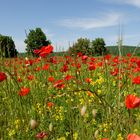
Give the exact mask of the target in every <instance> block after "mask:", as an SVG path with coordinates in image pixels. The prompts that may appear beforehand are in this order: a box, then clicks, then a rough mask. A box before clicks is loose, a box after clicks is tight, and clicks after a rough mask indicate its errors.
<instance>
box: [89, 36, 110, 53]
mask: <svg viewBox="0 0 140 140" xmlns="http://www.w3.org/2000/svg"><path fill="white" fill-rule="evenodd" d="M91 44H92V52H93V54H94V55H103V54H106V53H107V50H106V48H105V41H104V39H103V38H96V39H95V40H93V41H92V42H91Z"/></svg>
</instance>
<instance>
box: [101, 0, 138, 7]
mask: <svg viewBox="0 0 140 140" xmlns="http://www.w3.org/2000/svg"><path fill="white" fill-rule="evenodd" d="M100 1H103V2H109V3H116V4H129V5H133V6H135V7H139V8H140V0H100Z"/></svg>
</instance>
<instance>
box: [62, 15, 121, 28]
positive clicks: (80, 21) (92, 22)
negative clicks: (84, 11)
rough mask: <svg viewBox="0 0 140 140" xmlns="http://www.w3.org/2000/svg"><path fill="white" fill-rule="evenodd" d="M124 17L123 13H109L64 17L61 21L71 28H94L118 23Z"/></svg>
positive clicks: (63, 24)
mask: <svg viewBox="0 0 140 140" xmlns="http://www.w3.org/2000/svg"><path fill="white" fill-rule="evenodd" d="M121 18H122V15H121V14H118V13H109V14H104V15H102V16H101V17H98V18H74V19H64V20H62V21H60V22H59V24H60V25H61V26H65V27H70V28H82V29H94V28H101V27H109V26H114V25H118V24H119V22H120V20H121Z"/></svg>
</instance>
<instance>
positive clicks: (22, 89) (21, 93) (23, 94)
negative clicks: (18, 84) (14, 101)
mask: <svg viewBox="0 0 140 140" xmlns="http://www.w3.org/2000/svg"><path fill="white" fill-rule="evenodd" d="M29 92H30V88H26V87H22V88H21V89H20V91H19V95H20V96H26V95H27V94H28V93H29Z"/></svg>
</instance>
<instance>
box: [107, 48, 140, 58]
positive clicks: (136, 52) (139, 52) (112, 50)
mask: <svg viewBox="0 0 140 140" xmlns="http://www.w3.org/2000/svg"><path fill="white" fill-rule="evenodd" d="M107 49H108V50H109V52H110V53H111V54H113V55H118V54H119V50H118V46H107ZM121 53H122V55H124V56H125V55H126V54H127V53H132V54H133V55H137V56H140V47H136V46H123V47H122V48H121Z"/></svg>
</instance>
